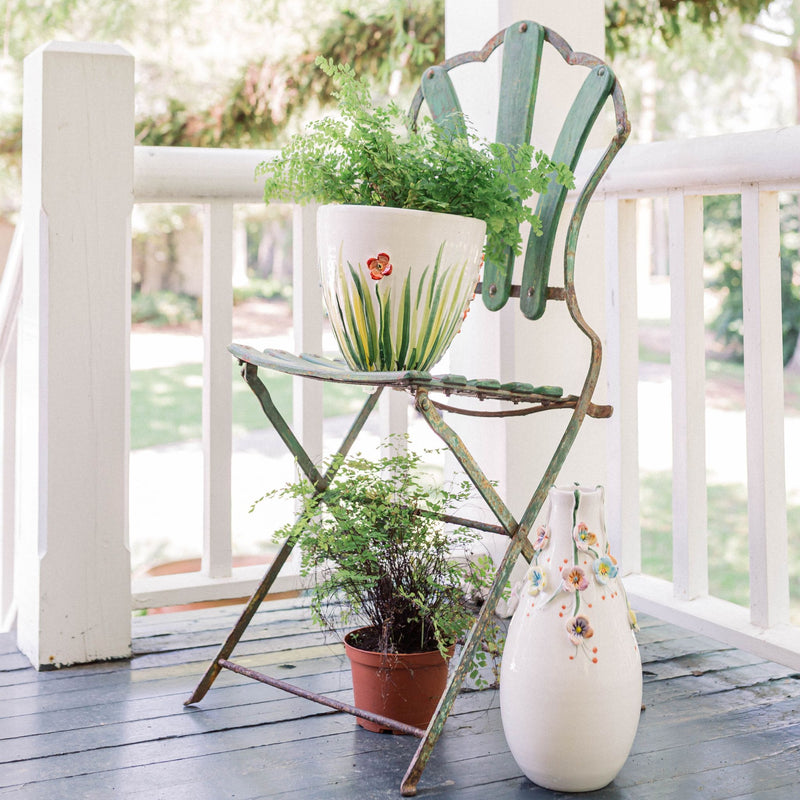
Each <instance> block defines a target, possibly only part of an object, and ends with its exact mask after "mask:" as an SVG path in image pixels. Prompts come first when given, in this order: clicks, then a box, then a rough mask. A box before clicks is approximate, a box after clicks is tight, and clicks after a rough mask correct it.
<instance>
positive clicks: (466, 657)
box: [400, 534, 527, 797]
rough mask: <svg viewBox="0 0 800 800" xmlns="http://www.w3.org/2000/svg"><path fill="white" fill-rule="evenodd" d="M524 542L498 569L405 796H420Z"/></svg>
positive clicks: (404, 786) (514, 544)
mask: <svg viewBox="0 0 800 800" xmlns="http://www.w3.org/2000/svg"><path fill="white" fill-rule="evenodd" d="M523 539H524V540H525V541H527V536H525V535H524V534H523V536H515V537H514V538H513V539H512V540H511V542H510V544H509V546H508V548H507V550H506V553H505V556H504V557H503V560H502V561H501V562H500V567H499V568H498V571H497V574H496V576H495V580H494V583H493V584H492V588H491V591H490V592H489V595H488V596H487V598H486V600H485V601H484V603H483V606H482V607H481V610H480V613H479V614H478V618H477V620H476V621H475V624H474V625H473V626H472V630H471V631H470V632H469V634H468V635H467V638H466V641H465V642H464V646H463V649H462V651H461V657H460V659H459V662H458V666H457V667H456V669H455V671H454V672H453V674H452V675H451V676H450V678H449V681H448V684H447V687H446V688H445V691H444V694H443V695H442V699H441V700H440V701H439V705H438V706H437V708H436V712H435V714H434V716H433V719H432V720H431V722H430V724H429V725H428V729H427V731H426V732H425V738H424V739H422V741H421V742H420V744H419V747H418V748H417V752H416V753H415V754H414V758H413V759H412V760H411V763H410V764H409V766H408V770H407V771H406V774H405V776H404V777H403V780H402V782H401V784H400V792H401V794H402V795H403V796H404V797H413V796H414V795H416V793H417V783H418V782H419V779H420V777H421V776H422V772H423V770H424V769H425V766H426V765H427V763H428V759H429V758H430V755H431V752H432V751H433V748H434V745H435V744H436V742H437V740H438V739H439V736H440V735H441V733H442V731H443V730H444V725H445V723H446V722H447V717H448V715H449V714H450V711H451V709H452V707H453V703H454V702H455V699H456V696H457V695H458V692H459V689H460V688H461V684H462V683H463V682H464V679H465V678H466V677H467V675H468V674H469V671H470V668H471V666H472V662H473V660H474V658H475V655H476V654H477V651H478V647H479V646H480V644H481V642H482V640H483V637H484V634H485V632H486V629H487V627H488V626H489V623H490V622H491V618H492V615H493V614H494V611H495V608H496V607H497V603H498V601H499V599H500V596H501V595H502V593H503V587H504V586H505V585H506V583H507V582H508V579H509V578H510V577H511V570H512V569H513V568H514V565H515V564H516V563H517V558H518V557H519V556H520V554H521V553H522V542H523Z"/></svg>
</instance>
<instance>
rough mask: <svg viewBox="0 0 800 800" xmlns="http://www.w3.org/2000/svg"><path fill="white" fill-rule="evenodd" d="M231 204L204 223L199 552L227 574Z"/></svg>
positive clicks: (216, 571)
mask: <svg viewBox="0 0 800 800" xmlns="http://www.w3.org/2000/svg"><path fill="white" fill-rule="evenodd" d="M232 281H233V204H232V203H230V202H228V201H216V202H214V203H211V204H210V205H208V206H206V209H205V221H204V225H203V417H202V418H203V556H202V572H203V574H204V575H207V576H208V577H210V578H226V577H228V576H229V575H230V574H231V565H232V555H233V551H232V543H231V454H232V450H233V441H232V435H233V434H232V426H231V420H232V402H233V387H232V381H231V356H230V353H228V350H227V347H228V345H229V344H230V342H231V337H232V331H233V284H232Z"/></svg>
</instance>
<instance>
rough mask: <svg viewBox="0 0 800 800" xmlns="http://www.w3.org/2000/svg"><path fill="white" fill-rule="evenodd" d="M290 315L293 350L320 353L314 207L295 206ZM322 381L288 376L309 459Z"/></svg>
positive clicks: (318, 443) (316, 454)
mask: <svg viewBox="0 0 800 800" xmlns="http://www.w3.org/2000/svg"><path fill="white" fill-rule="evenodd" d="M292 257H293V261H292V276H293V277H292V287H293V291H292V317H293V324H294V347H295V352H296V353H321V352H322V292H321V291H320V287H319V270H318V268H317V207H316V206H315V205H308V206H295V208H294V227H293V249H292ZM322 387H323V384H322V381H312V380H307V379H304V378H292V423H293V427H294V431H295V434H296V435H297V438H298V439H299V440H300V443H301V444H302V445H303V447H304V448H305V451H306V452H307V453H308V455H309V456H310V458H311V460H312V461H314V462H315V463H318V462H319V461H320V459H321V458H322Z"/></svg>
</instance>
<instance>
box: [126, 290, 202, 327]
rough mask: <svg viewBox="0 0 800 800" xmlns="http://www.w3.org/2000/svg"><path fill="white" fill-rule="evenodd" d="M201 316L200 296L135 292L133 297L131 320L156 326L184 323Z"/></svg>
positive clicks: (165, 292) (161, 292)
mask: <svg viewBox="0 0 800 800" xmlns="http://www.w3.org/2000/svg"><path fill="white" fill-rule="evenodd" d="M199 316H200V303H199V300H198V298H196V297H192V296H191V295H188V294H180V293H178V292H167V291H160V292H147V293H144V292H134V293H133V295H132V297H131V322H147V323H150V324H151V325H155V326H167V325H183V324H185V323H187V322H190V321H191V320H194V319H198V318H199Z"/></svg>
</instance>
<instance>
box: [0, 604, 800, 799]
mask: <svg viewBox="0 0 800 800" xmlns="http://www.w3.org/2000/svg"><path fill="white" fill-rule="evenodd" d="M236 613H237V612H236V610H235V609H234V610H231V609H230V608H217V609H211V610H203V611H193V612H183V613H176V614H166V615H158V616H152V617H139V618H135V619H134V622H133V634H134V653H135V657H134V658H133V659H132V660H131V661H130V662H107V663H100V664H92V665H86V666H79V667H73V668H70V669H64V670H60V671H53V672H43V673H37V672H36V671H34V670H33V669H32V668H30V667H29V666H28V665H27V661H26V660H25V659H24V658H23V657H22V656H21V655H20V654H19V653H18V652H17V651H16V649H15V647H14V643H13V641H14V640H13V637H12V636H11V635H7V634H6V635H0V740H2V744H0V765H2V766H0V797H2V798H18V799H20V800H56V799H57V800H73V799H74V800H90V799H91V800H94V799H95V798H96V799H97V800H100V799H101V798H102V800H107V798H114V800H117V799H118V798H121V799H123V800H133V799H134V798H136V799H137V800H145V799H146V800H160V799H161V798H163V799H164V800H167V798H169V800H225V799H226V798H236V799H237V800H243V799H244V798H248V799H249V798H253V799H254V798H282V799H285V800H290V799H293V798H297V800H301V799H302V800H307V799H308V798H320V799H321V800H339V799H341V800H353V799H354V798H357V799H358V800H372V798H399V797H400V792H399V785H400V780H401V778H402V776H403V774H404V772H405V769H406V767H407V765H408V762H409V761H410V759H411V756H412V754H413V752H414V750H415V749H416V746H417V740H416V739H412V738H410V737H403V736H391V735H382V734H374V733H369V732H367V731H364V730H362V729H360V728H358V727H357V726H356V723H355V720H354V719H353V718H352V717H349V716H347V715H345V714H341V713H337V712H333V711H331V710H329V709H326V708H324V707H322V706H319V705H317V704H315V703H311V702H309V701H306V700H302V699H300V698H297V697H293V696H291V695H287V694H284V693H282V692H280V691H278V690H276V689H272V688H270V687H267V686H263V685H261V684H257V683H254V682H252V681H247V680H246V679H243V678H241V677H239V676H238V675H235V674H233V673H229V672H227V671H223V673H222V674H221V675H220V677H219V678H218V679H217V682H216V683H215V684H214V686H213V687H212V689H211V690H210V692H209V694H208V695H207V696H206V698H205V700H204V701H203V702H202V703H201V704H200V705H199V706H197V707H195V708H184V707H183V701H184V700H185V699H186V697H188V695H189V694H190V693H191V691H192V689H193V688H194V686H195V684H196V682H197V681H198V680H199V678H200V676H201V675H202V673H203V671H204V670H205V667H206V665H207V663H208V662H209V661H210V660H211V658H212V657H213V656H214V654H215V653H216V650H217V648H218V645H219V643H220V642H221V641H222V639H223V638H224V636H225V634H226V633H227V630H228V629H229V628H230V627H231V626H232V625H233V622H234V620H235V616H236ZM640 622H641V625H642V630H641V632H640V634H639V642H640V645H641V652H642V659H643V662H644V680H645V683H644V702H645V704H646V707H647V710H646V711H644V712H643V714H642V718H641V724H640V727H639V732H638V734H637V737H636V741H635V742H634V745H633V752H632V754H631V756H630V758H629V759H628V761H627V763H626V765H625V767H624V768H623V770H622V772H621V773H620V774H619V776H618V777H617V779H616V780H615V781H614V782H613V783H612V784H611V785H609V786H608V787H606V788H605V789H603V790H601V791H598V792H592V793H589V794H586V795H583V796H584V797H586V798H601V799H602V800H623V799H624V800H630V799H632V798H636V799H637V800H659V799H660V798H663V799H664V800H666V799H667V798H669V800H673V799H675V798H702V799H703V800H722V798H729V799H732V798H758V800H794V798H797V797H798V796H800V675H798V674H797V673H792V671H791V670H789V669H788V668H785V667H781V666H779V665H777V664H774V663H770V662H766V661H763V660H762V659H759V658H757V657H755V656H751V655H749V654H747V653H745V652H742V651H739V650H735V649H732V648H729V647H727V646H725V645H722V644H720V643H719V642H716V641H714V640H712V639H709V638H707V637H703V636H696V635H694V634H691V633H689V632H688V631H685V630H683V629H681V628H678V627H676V626H674V625H669V624H666V623H662V622H660V621H659V620H656V619H654V618H648V617H645V618H644V619H642V620H640ZM235 659H236V661H237V662H240V663H242V664H244V665H246V666H249V667H253V668H256V669H259V668H264V670H265V671H267V672H269V673H270V674H271V675H274V676H275V677H279V678H283V679H285V680H289V681H291V682H294V683H297V684H299V685H302V686H305V687H307V688H310V689H312V690H314V691H317V692H325V693H332V694H334V695H335V696H337V697H339V698H340V699H343V700H346V701H350V700H351V692H350V675H349V668H348V665H347V663H346V658H345V656H344V654H343V648H342V646H341V644H339V643H338V642H336V641H334V640H332V639H330V637H328V638H326V637H325V636H323V635H322V634H321V633H319V632H318V631H317V630H316V629H315V628H313V627H312V626H311V624H310V623H309V622H308V620H307V612H306V609H305V608H304V606H303V601H302V600H282V601H276V602H273V603H269V604H266V605H265V606H264V607H263V610H262V611H261V612H260V613H259V615H258V617H257V618H256V620H255V621H254V623H253V624H252V625H251V626H250V628H249V630H248V632H247V634H246V636H245V638H244V640H243V641H242V643H241V644H240V645H239V647H238V648H237V649H236V652H235ZM531 722H532V724H545V725H546V724H547V721H546V720H541V719H535V718H534V719H532V720H531ZM603 735H604V733H603V721H602V720H600V719H594V718H593V717H592V711H591V709H586V718H585V719H584V720H580V721H577V724H576V730H575V749H574V751H573V752H569V753H565V754H564V757H565V758H566V759H571V758H577V759H579V758H580V753H581V749H583V748H590V747H591V746H592V739H593V738H594V737H597V736H603ZM418 796H419V797H420V798H424V797H459V798H464V800H468V799H470V798H475V799H476V800H478V798H480V800H485V798H491V800H505V798H523V797H526V798H527V797H530V798H562V797H566V795H563V794H559V793H554V792H549V791H546V790H544V789H541V788H539V787H537V786H535V785H533V784H532V783H530V781H528V780H527V779H526V778H525V777H523V776H522V775H521V773H520V771H519V769H518V768H517V766H516V764H515V763H514V761H513V759H512V758H511V755H510V754H509V752H508V748H507V746H506V743H505V739H504V737H503V733H502V728H501V724H500V712H499V708H498V696H497V692H496V691H493V690H487V691H483V692H472V693H465V694H462V695H461V696H460V697H459V698H458V700H457V702H456V705H455V710H454V712H453V714H452V715H451V717H450V719H449V721H448V724H447V727H446V729H445V733H444V735H443V736H442V738H441V739H440V741H439V743H438V744H437V746H436V748H435V750H434V753H433V756H432V758H431V760H430V762H429V764H428V767H427V769H426V770H425V772H424V774H423V776H422V780H421V781H420V785H419V794H418Z"/></svg>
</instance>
